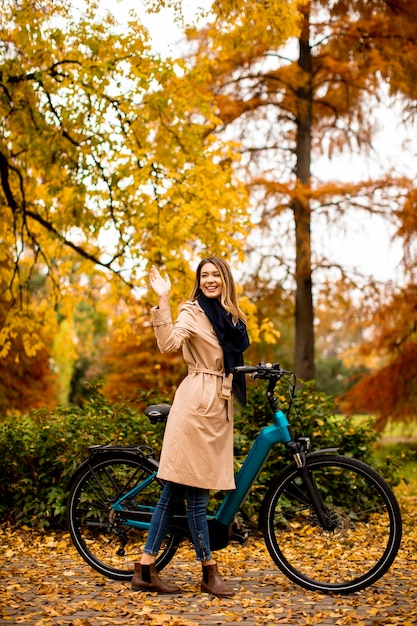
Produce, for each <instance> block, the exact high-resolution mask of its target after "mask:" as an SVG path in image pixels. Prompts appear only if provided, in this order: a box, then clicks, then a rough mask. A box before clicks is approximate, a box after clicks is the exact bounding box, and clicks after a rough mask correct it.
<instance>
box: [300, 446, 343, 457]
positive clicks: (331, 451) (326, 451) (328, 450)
mask: <svg viewBox="0 0 417 626" xmlns="http://www.w3.org/2000/svg"><path fill="white" fill-rule="evenodd" d="M338 450H339V448H322V449H321V450H313V452H307V457H309V456H317V455H318V454H334V453H335V452H337V451H338Z"/></svg>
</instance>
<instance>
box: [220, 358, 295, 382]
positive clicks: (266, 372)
mask: <svg viewBox="0 0 417 626" xmlns="http://www.w3.org/2000/svg"><path fill="white" fill-rule="evenodd" d="M231 372H232V374H233V373H234V374H250V375H251V378H263V379H265V380H267V379H269V378H281V377H282V376H285V375H293V372H289V371H288V370H284V369H283V368H282V367H281V365H280V364H279V363H264V362H263V361H261V362H260V363H259V365H237V366H236V367H232V368H231Z"/></svg>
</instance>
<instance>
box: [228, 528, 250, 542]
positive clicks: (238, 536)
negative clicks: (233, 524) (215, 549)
mask: <svg viewBox="0 0 417 626" xmlns="http://www.w3.org/2000/svg"><path fill="white" fill-rule="evenodd" d="M248 540H249V533H248V531H245V532H243V533H232V536H231V541H237V543H240V545H241V546H246V544H247V543H248Z"/></svg>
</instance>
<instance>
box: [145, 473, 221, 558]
mask: <svg viewBox="0 0 417 626" xmlns="http://www.w3.org/2000/svg"><path fill="white" fill-rule="evenodd" d="M184 498H185V499H186V500H187V519H188V525H189V527H190V531H191V536H192V540H193V544H194V548H195V552H196V555H197V559H198V560H199V561H208V560H210V559H211V552H210V538H209V531H208V525H207V503H208V499H209V490H208V489H198V488H197V487H186V486H185V485H178V484H177V483H172V482H169V481H168V482H167V483H166V484H165V486H164V489H163V490H162V494H161V497H160V498H159V501H158V504H157V505H156V507H155V511H154V513H153V515H152V520H151V526H150V529H149V533H148V537H147V539H146V544H145V548H144V552H145V553H146V554H152V555H153V556H157V555H158V552H159V549H160V547H161V545H162V542H163V540H164V537H165V535H166V534H167V531H168V528H169V525H170V523H171V519H172V516H173V515H174V513H175V511H176V508H177V506H178V504H179V503H180V502H181V501H182V500H183V499H184Z"/></svg>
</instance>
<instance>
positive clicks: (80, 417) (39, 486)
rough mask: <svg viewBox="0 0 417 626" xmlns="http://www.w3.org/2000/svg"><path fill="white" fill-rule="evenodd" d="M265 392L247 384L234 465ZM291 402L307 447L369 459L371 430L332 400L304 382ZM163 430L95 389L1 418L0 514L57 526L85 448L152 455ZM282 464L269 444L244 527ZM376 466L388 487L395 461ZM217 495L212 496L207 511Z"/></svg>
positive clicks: (279, 449)
mask: <svg viewBox="0 0 417 626" xmlns="http://www.w3.org/2000/svg"><path fill="white" fill-rule="evenodd" d="M264 391H265V384H264V383H258V384H257V385H256V386H255V385H251V386H250V387H249V390H248V403H247V406H246V407H245V408H241V409H240V410H237V411H236V416H235V455H236V469H238V467H239V465H240V463H241V462H242V461H243V459H244V457H245V456H246V454H247V452H248V450H249V448H250V445H251V444H252V442H253V440H254V438H255V436H256V434H257V433H258V431H259V429H260V428H262V426H264V425H266V424H267V423H269V421H270V420H269V416H270V409H269V408H268V405H267V403H266V399H265V396H264ZM162 400H163V398H161V397H159V394H158V392H157V391H150V392H147V393H143V394H141V396H140V401H141V403H142V405H143V406H145V405H146V404H151V403H155V402H159V401H162ZM294 407H295V409H296V410H297V413H298V415H299V417H300V420H301V422H302V424H303V428H302V429H301V428H300V427H299V425H298V418H297V417H295V413H294V418H293V419H292V420H291V423H292V425H293V427H294V430H295V432H296V433H297V434H305V435H307V436H310V437H311V438H312V448H313V449H317V448H323V447H338V448H339V450H340V452H342V453H344V454H348V455H351V456H355V457H357V458H359V459H363V460H365V461H367V462H368V463H371V464H374V465H375V464H376V463H375V459H374V455H373V448H374V445H375V442H376V441H377V438H378V435H377V433H376V432H375V431H374V429H373V428H372V426H371V424H370V423H369V422H367V423H363V424H360V425H354V423H353V422H352V420H350V419H342V418H336V417H335V416H334V415H333V403H332V399H331V398H330V397H329V396H326V395H325V394H323V393H316V392H315V391H314V390H313V388H312V386H311V385H304V386H303V387H302V389H301V390H300V391H299V392H298V393H297V396H296V399H295V402H294ZM283 408H285V407H284V406H283ZM162 435H163V425H161V424H159V425H156V426H153V425H151V424H150V422H149V420H148V419H147V418H146V417H145V415H143V413H141V411H139V410H138V409H135V408H133V407H132V406H131V405H130V404H112V405H109V404H108V403H107V402H106V401H105V400H104V398H103V397H102V396H101V395H100V393H99V390H97V389H96V391H95V393H94V394H93V396H92V398H91V400H90V401H89V402H88V404H86V405H85V406H84V407H82V408H78V407H68V408H58V409H56V410H55V411H51V412H48V411H32V412H31V413H30V414H29V415H27V416H24V417H18V416H13V417H7V418H4V419H3V420H2V421H0V472H1V476H2V480H1V481H0V515H1V517H2V519H8V520H10V521H12V522H13V523H16V524H26V525H29V526H36V527H38V528H47V527H54V528H57V527H60V526H62V525H63V524H64V521H65V502H66V497H67V484H68V481H69V478H70V477H71V475H72V473H73V471H74V469H75V468H76V466H77V465H78V464H79V463H80V462H81V461H82V460H84V459H85V458H86V456H87V452H88V447H89V446H90V445H93V444H126V445H149V446H151V447H152V448H153V449H154V450H155V453H156V454H157V455H158V454H159V451H160V445H161V441H162ZM287 462H288V458H287V455H286V449H285V447H284V446H279V445H278V446H276V447H275V448H274V450H273V451H272V453H271V455H270V457H269V458H268V461H267V463H266V466H265V468H264V471H263V472H262V474H261V475H260V477H259V479H258V481H257V483H256V485H254V487H253V489H252V491H251V493H250V495H249V496H248V498H247V500H246V502H245V503H244V505H243V507H242V510H241V515H242V517H243V518H244V520H245V521H246V523H248V524H249V525H250V526H253V525H255V524H256V520H257V511H258V508H259V505H260V502H261V500H262V498H263V495H264V493H265V490H266V486H267V483H268V482H269V480H270V478H271V477H272V476H273V475H275V474H276V473H277V472H278V471H279V470H280V468H281V467H282V466H283V465H284V464H285V463H287ZM379 469H380V471H381V472H382V473H383V474H384V475H385V477H386V478H387V479H388V480H389V481H390V482H391V484H394V481H395V473H396V470H397V469H398V461H395V460H394V459H393V458H391V457H388V458H386V459H384V465H382V466H380V467H379ZM221 496H222V494H213V498H212V501H211V505H210V506H211V508H212V509H213V507H214V506H215V505H216V503H217V501H218V499H219V498H220V497H221Z"/></svg>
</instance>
